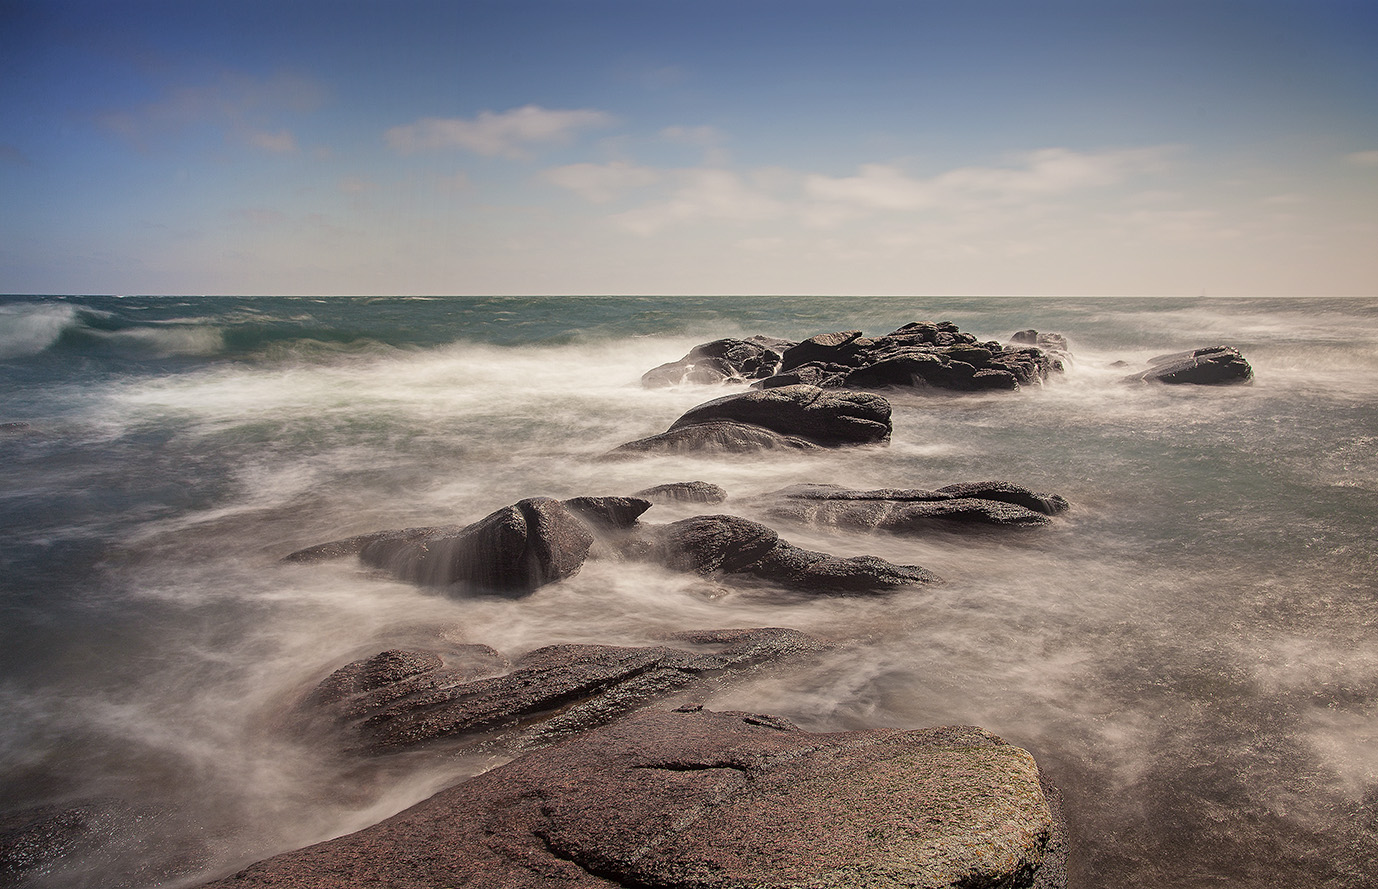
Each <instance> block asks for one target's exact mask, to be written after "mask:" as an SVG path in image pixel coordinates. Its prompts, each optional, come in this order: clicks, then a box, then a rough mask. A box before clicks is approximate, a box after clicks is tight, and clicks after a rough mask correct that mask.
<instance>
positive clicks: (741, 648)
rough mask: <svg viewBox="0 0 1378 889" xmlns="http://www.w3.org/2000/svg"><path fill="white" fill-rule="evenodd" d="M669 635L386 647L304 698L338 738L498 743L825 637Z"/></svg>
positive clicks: (593, 717) (543, 733) (388, 747)
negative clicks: (519, 648) (506, 654)
mask: <svg viewBox="0 0 1378 889" xmlns="http://www.w3.org/2000/svg"><path fill="white" fill-rule="evenodd" d="M673 642H674V644H672V645H663V646H662V645H657V646H650V647H639V648H638V647H627V646H612V645H549V646H546V647H544V648H538V649H536V650H535V651H532V652H529V653H527V654H525V655H523V656H522V657H520V658H518V659H517V661H516V663H515V664H511V663H508V662H507V660H506V659H505V658H503V657H502V656H501V655H499V654H498V653H497V652H496V651H494V650H493V649H491V648H489V647H487V646H485V645H459V646H454V647H452V648H449V649H447V650H445V651H439V652H438V651H407V650H401V649H390V650H388V651H383V652H380V653H378V654H376V655H374V656H372V657H369V658H365V659H363V660H359V661H354V662H353V663H350V664H346V665H345V666H343V667H341V668H340V669H338V670H336V671H335V672H334V673H332V674H330V675H329V676H328V677H326V679H325V680H324V681H322V682H321V683H320V684H319V685H318V686H317V687H316V688H315V690H314V691H312V693H311V694H310V695H309V696H308V697H307V699H306V701H305V702H304V708H305V710H306V712H307V713H315V714H323V715H325V716H326V717H327V718H328V719H329V720H330V721H332V722H334V723H335V724H336V725H337V726H338V727H340V728H342V729H343V730H344V731H345V734H346V738H347V740H346V744H347V746H350V747H352V748H355V749H359V750H362V751H364V752H369V753H391V752H395V751H399V750H406V749H410V748H413V747H416V746H418V745H422V744H429V743H431V742H435V741H439V740H448V741H451V742H478V741H484V742H494V741H498V740H501V741H503V742H504V743H505V744H506V746H513V745H517V744H531V743H535V742H537V741H540V742H547V741H549V740H551V739H553V738H556V737H562V736H564V735H568V734H571V733H573V732H577V731H582V730H586V729H588V728H591V727H593V726H596V725H601V724H603V723H606V722H608V721H610V720H611V719H613V718H614V717H616V716H619V715H621V714H623V713H626V712H628V711H629V710H631V709H633V708H635V707H638V706H642V705H644V704H646V703H648V702H650V701H651V700H654V699H655V698H658V697H661V696H663V695H665V694H668V693H670V692H674V691H679V690H681V689H684V688H686V687H688V686H690V685H692V684H694V683H700V682H703V681H706V680H708V679H710V678H713V677H717V676H719V675H720V674H723V673H725V672H727V671H740V670H743V669H745V668H748V667H753V666H756V665H759V664H764V663H766V662H769V661H778V660H781V659H783V658H785V657H790V656H794V655H798V654H803V653H807V652H815V651H820V650H822V649H824V648H825V647H827V646H826V643H824V642H822V641H821V640H819V639H816V638H814V637H812V636H808V635H806V634H804V633H800V632H798V631H795V630H788V629H779V628H762V629H748V630H713V631H703V632H696V633H685V634H681V635H679V636H677V637H675V639H674V640H673Z"/></svg>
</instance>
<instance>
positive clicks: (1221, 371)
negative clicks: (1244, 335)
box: [1126, 346, 1254, 386]
mask: <svg viewBox="0 0 1378 889" xmlns="http://www.w3.org/2000/svg"><path fill="white" fill-rule="evenodd" d="M1148 363H1149V364H1150V365H1152V366H1151V367H1150V368H1149V369H1148V370H1146V371H1144V372H1142V373H1138V374H1134V375H1133V376H1130V377H1127V378H1126V382H1143V383H1168V384H1172V385H1180V384H1184V383H1188V384H1195V385H1198V386H1221V385H1228V384H1231V383H1247V382H1249V381H1250V380H1252V379H1253V378H1254V369H1253V367H1251V366H1250V365H1249V362H1248V361H1246V360H1245V359H1244V356H1243V355H1242V354H1241V353H1240V351H1239V350H1238V349H1236V348H1234V347H1233V346H1212V347H1210V348H1208V349H1196V350H1195V351H1191V352H1174V353H1173V354H1171V355H1159V356H1157V357H1155V358H1150V359H1149V360H1148Z"/></svg>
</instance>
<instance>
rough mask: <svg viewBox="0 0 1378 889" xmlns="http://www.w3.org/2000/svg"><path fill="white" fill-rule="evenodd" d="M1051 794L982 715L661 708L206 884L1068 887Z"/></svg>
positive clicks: (516, 888)
mask: <svg viewBox="0 0 1378 889" xmlns="http://www.w3.org/2000/svg"><path fill="white" fill-rule="evenodd" d="M1051 796H1052V794H1051V792H1050V790H1048V789H1046V785H1045V784H1044V782H1043V781H1042V778H1041V775H1040V773H1039V769H1038V766H1037V764H1036V763H1035V762H1034V760H1033V758H1032V757H1031V756H1030V755H1029V754H1028V752H1027V751H1025V750H1022V749H1021V748H1018V747H1015V746H1013V745H1010V744H1007V743H1006V742H1004V741H1003V740H1001V739H1000V738H998V737H996V736H995V735H992V734H990V733H989V732H986V731H983V730H981V729H978V728H973V727H969V726H963V727H948V728H936V729H924V730H919V731H897V730H877V731H868V732H839V733H835V734H813V733H810V732H805V731H801V730H799V729H797V728H795V727H794V726H793V725H791V724H790V723H788V722H787V721H785V720H782V719H779V718H777V717H770V716H760V715H754V714H746V713H731V712H723V713H717V712H710V711H706V710H702V709H698V708H689V709H684V710H679V711H673V712H648V713H641V714H638V715H636V716H634V717H632V718H629V719H626V720H623V721H621V722H619V723H617V724H615V725H612V726H609V727H605V728H602V729H600V730H598V731H596V732H592V733H590V734H587V735H583V736H581V737H578V738H574V739H571V740H569V741H567V742H565V743H563V744H559V745H557V746H554V747H550V748H547V749H545V750H540V751H536V752H533V753H528V754H526V755H524V756H522V757H519V758H518V759H516V760H513V761H512V762H509V763H507V764H506V765H503V766H499V767H498V768H495V769H492V770H491V771H488V772H485V773H484V774H482V775H479V776H477V777H475V778H471V779H469V780H468V781H465V782H463V783H461V784H458V785H456V786H454V787H452V788H449V789H447V790H443V791H441V792H440V793H438V794H436V795H435V796H433V797H431V798H430V799H428V800H426V801H425V802H422V803H420V804H418V805H416V806H413V807H412V808H410V809H407V810H406V811H404V812H401V813H399V814H397V815H395V816H393V817H392V818H389V819H387V820H386V821H383V822H382V823H380V824H377V825H374V826H373V827H370V828H367V829H365V830H362V831H359V832H358V833H354V834H350V835H348V836H344V837H339V838H337V839H333V840H329V841H327V842H324V843H320V844H318V845H315V846H311V847H309V848H306V849H301V850H298V851H295V852H288V853H286V854H283V855H278V856H276V857H274V858H270V859H268V860H266V861H261V862H259V863H258V864H255V865H252V866H250V867H248V868H246V869H244V870H242V871H240V872H239V873H237V874H234V875H233V876H230V877H227V878H225V879H224V880H222V881H220V882H218V883H213V884H210V885H212V886H216V887H223V889H254V887H269V886H276V887H292V889H322V887H339V886H363V885H381V886H399V887H400V886H417V887H420V886H459V885H467V886H475V887H478V886H482V887H494V889H527V887H537V886H540V887H555V889H587V887H602V889H607V887H618V886H638V887H644V889H681V887H683V889H689V887H698V889H708V887H723V889H726V887H761V889H766V887H769V889H789V887H806V886H809V887H839V889H840V887H871V889H882V887H918V889H927V887H932V889H937V887H945V889H946V887H957V886H965V887H976V886H990V887H994V886H1003V887H1037V889H1063V887H1065V886H1066V882H1065V841H1064V837H1065V831H1064V829H1063V827H1062V825H1061V823H1060V820H1059V818H1058V816H1057V813H1056V809H1055V806H1054V802H1053V800H1052V799H1051V798H1050V797H1051Z"/></svg>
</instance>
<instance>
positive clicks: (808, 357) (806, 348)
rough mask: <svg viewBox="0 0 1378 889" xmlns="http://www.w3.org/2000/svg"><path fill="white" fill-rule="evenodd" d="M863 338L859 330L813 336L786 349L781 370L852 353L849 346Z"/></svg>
mask: <svg viewBox="0 0 1378 889" xmlns="http://www.w3.org/2000/svg"><path fill="white" fill-rule="evenodd" d="M860 338H861V331H859V330H844V331H842V332H840V333H820V334H818V335H817V336H811V337H809V338H808V339H806V340H804V341H803V342H802V343H800V344H798V345H797V346H794V347H793V348H790V349H786V350H785V354H784V356H783V359H782V361H781V363H780V369H781V370H793V369H794V368H796V367H798V366H799V365H801V364H809V363H812V362H821V363H828V362H830V361H835V360H837V359H838V358H839V357H841V356H843V355H846V354H850V351H851V350H848V349H847V347H848V346H850V345H851V344H852V343H854V342H855V341H856V340H858V339H860Z"/></svg>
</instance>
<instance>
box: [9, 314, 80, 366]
mask: <svg viewBox="0 0 1378 889" xmlns="http://www.w3.org/2000/svg"><path fill="white" fill-rule="evenodd" d="M76 318H77V310H76V308H75V307H73V306H70V305H63V304H60V303H58V304H54V303H42V304H38V305H29V304H25V303H12V304H8V305H0V360H5V359H9V358H22V357H24V356H27V355H37V354H39V353H40V352H43V351H45V350H46V349H48V348H49V347H51V346H52V345H53V344H54V343H56V342H57V340H58V338H59V337H61V336H62V332H63V331H64V330H66V329H67V328H68V327H71V326H72V325H73V324H74V323H75V322H76Z"/></svg>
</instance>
